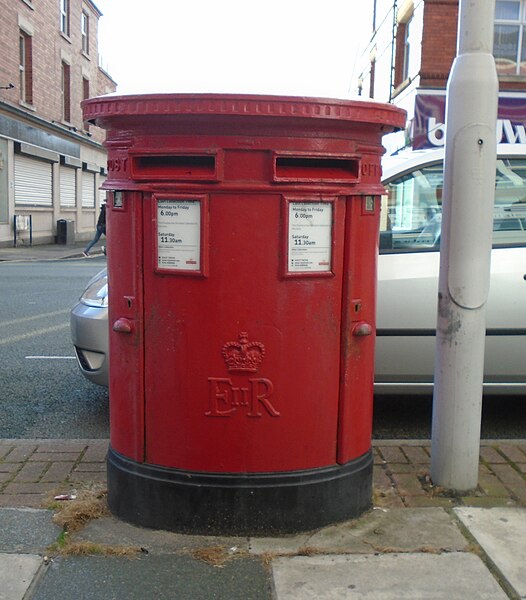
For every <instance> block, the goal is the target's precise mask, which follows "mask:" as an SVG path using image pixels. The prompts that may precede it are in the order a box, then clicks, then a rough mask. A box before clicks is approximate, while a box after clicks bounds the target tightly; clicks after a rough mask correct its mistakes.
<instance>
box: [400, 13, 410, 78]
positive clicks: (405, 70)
mask: <svg viewBox="0 0 526 600" xmlns="http://www.w3.org/2000/svg"><path fill="white" fill-rule="evenodd" d="M412 21H413V19H409V20H408V21H407V22H406V23H404V41H403V56H404V58H403V66H402V81H405V80H406V79H409V77H410V76H411V73H410V71H409V65H410V62H411V61H410V57H411V23H412Z"/></svg>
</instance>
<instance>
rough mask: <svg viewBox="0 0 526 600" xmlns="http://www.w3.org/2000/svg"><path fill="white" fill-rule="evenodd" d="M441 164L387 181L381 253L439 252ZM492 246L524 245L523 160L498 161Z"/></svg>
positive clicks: (525, 194)
mask: <svg viewBox="0 0 526 600" xmlns="http://www.w3.org/2000/svg"><path fill="white" fill-rule="evenodd" d="M443 181H444V170H443V163H442V162H437V163H435V164H429V165H426V166H424V167H420V168H418V169H415V170H414V171H411V172H410V173H407V174H405V175H402V176H400V177H398V178H395V179H393V180H391V181H390V182H389V183H388V184H387V185H386V189H387V196H386V197H384V199H383V202H382V216H381V223H380V250H381V251H389V250H391V251H393V250H394V251H406V250H407V251H413V252H414V251H415V250H438V249H439V247H440V231H441V224H442V223H441V221H442V189H443ZM495 185H496V187H495V206H494V219H493V246H494V247H502V246H508V245H513V246H516V245H526V159H524V158H499V159H498V160H497V172H496V184H495Z"/></svg>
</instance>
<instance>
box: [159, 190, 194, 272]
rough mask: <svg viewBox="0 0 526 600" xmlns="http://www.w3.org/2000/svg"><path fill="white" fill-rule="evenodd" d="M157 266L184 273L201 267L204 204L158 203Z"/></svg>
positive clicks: (176, 201) (180, 201)
mask: <svg viewBox="0 0 526 600" xmlns="http://www.w3.org/2000/svg"><path fill="white" fill-rule="evenodd" d="M157 267H158V268H159V269H174V270H183V271H199V270H200V268H201V203H200V202H199V201H197V200H158V201H157Z"/></svg>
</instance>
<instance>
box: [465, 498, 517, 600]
mask: <svg viewBox="0 0 526 600" xmlns="http://www.w3.org/2000/svg"><path fill="white" fill-rule="evenodd" d="M455 513H456V514H457V516H458V518H459V519H460V520H461V521H462V523H463V524H464V525H465V526H466V527H467V528H468V530H469V532H470V533H471V534H472V535H473V537H474V538H475V539H476V540H477V542H478V543H479V544H480V545H481V546H482V548H483V549H484V552H486V554H487V555H488V556H489V558H490V559H491V561H492V562H493V564H494V565H495V566H496V567H497V568H498V569H499V571H500V572H501V574H502V576H503V577H504V578H505V579H506V581H507V582H508V583H509V585H510V586H511V587H512V588H513V589H514V590H515V591H516V592H517V594H518V595H519V596H520V597H521V598H526V570H525V568H524V563H525V559H526V508H520V507H513V508H508V507H500V508H473V507H467V506H466V507H459V508H455Z"/></svg>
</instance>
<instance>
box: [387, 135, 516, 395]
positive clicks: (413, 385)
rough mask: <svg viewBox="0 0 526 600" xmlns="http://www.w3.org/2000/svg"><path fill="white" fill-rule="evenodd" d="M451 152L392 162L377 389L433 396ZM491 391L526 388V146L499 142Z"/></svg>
mask: <svg viewBox="0 0 526 600" xmlns="http://www.w3.org/2000/svg"><path fill="white" fill-rule="evenodd" d="M443 160H444V151H443V150H422V151H415V152H408V153H405V154H400V155H398V156H396V157H390V158H388V159H386V160H385V161H384V175H383V183H384V185H385V186H386V188H387V195H386V196H385V197H384V199H383V202H382V213H381V225H380V257H379V261H378V309H377V343H376V365H375V391H376V392H377V393H386V394H392V393H397V392H399V393H403V394H408V393H409V394H411V393H415V394H418V393H431V391H432V386H433V369H434V353H435V326H436V312H437V294H438V272H439V254H440V253H439V245H440V227H441V214H442V185H443ZM495 191H496V198H495V205H494V219H493V229H494V231H493V251H492V256H491V288H490V295H489V299H488V304H487V309H486V311H487V312H486V317H487V327H486V355H485V368H484V392H485V393H486V394H524V393H526V281H525V273H526V146H525V145H521V144H516V145H502V146H499V147H498V160H497V173H496V188H495Z"/></svg>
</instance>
